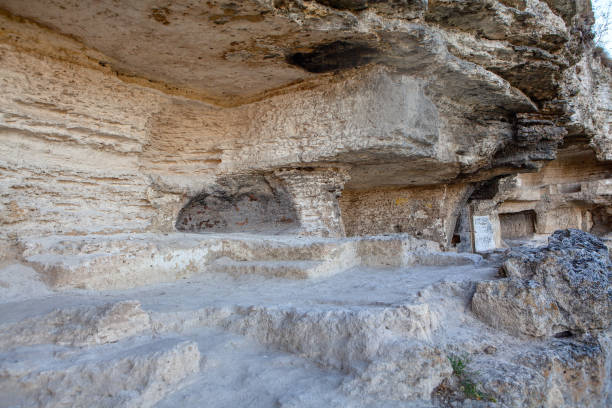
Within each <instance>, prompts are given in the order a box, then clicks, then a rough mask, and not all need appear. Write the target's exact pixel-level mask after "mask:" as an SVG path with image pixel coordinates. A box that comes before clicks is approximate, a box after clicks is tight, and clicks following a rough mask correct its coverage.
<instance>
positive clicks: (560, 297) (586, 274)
mask: <svg viewBox="0 0 612 408" xmlns="http://www.w3.org/2000/svg"><path fill="white" fill-rule="evenodd" d="M611 267H612V265H611V264H610V259H609V256H608V249H607V247H606V246H605V245H604V244H603V242H602V241H601V240H600V239H599V238H597V237H595V236H593V235H590V234H588V233H585V232H582V231H579V230H573V229H568V230H562V231H557V232H555V233H554V234H553V235H552V236H551V237H550V239H549V243H548V246H547V247H544V248H538V249H515V250H513V252H512V253H511V254H510V258H509V259H508V260H507V261H506V262H505V263H504V271H505V274H506V276H507V277H506V278H505V279H501V280H496V281H489V282H482V283H480V284H478V286H477V289H476V293H475V294H474V297H473V299H472V310H473V311H474V313H475V314H476V315H477V316H478V317H479V318H480V319H482V320H483V321H485V322H487V323H489V324H490V325H492V326H494V327H498V328H503V329H506V330H508V331H510V332H513V333H515V334H526V335H530V336H535V337H544V336H553V335H558V334H562V333H564V332H572V333H582V332H589V331H592V330H602V329H605V328H607V327H608V326H609V325H610V322H611V321H612V320H611V319H612V282H611Z"/></svg>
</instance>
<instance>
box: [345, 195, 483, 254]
mask: <svg viewBox="0 0 612 408" xmlns="http://www.w3.org/2000/svg"><path fill="white" fill-rule="evenodd" d="M471 191H472V188H471V187H470V186H469V185H465V184H460V183H458V184H454V185H443V186H430V187H413V188H404V189H393V190H389V189H386V190H369V191H355V190H351V191H344V193H343V194H342V197H341V198H340V207H341V209H342V218H343V220H344V227H345V229H346V233H347V235H349V236H352V235H375V234H394V233H400V232H403V233H408V234H411V235H414V236H417V237H419V238H424V239H429V240H433V241H436V242H438V243H440V244H442V245H443V246H448V245H449V244H450V241H451V238H452V235H453V232H454V230H455V225H456V223H457V218H458V216H459V213H460V211H461V208H462V207H463V206H464V205H465V202H466V201H467V198H468V196H469V194H470V193H471Z"/></svg>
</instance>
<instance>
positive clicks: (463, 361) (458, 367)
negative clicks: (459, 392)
mask: <svg viewBox="0 0 612 408" xmlns="http://www.w3.org/2000/svg"><path fill="white" fill-rule="evenodd" d="M448 360H449V361H450V363H451V367H453V374H455V375H456V376H457V377H459V378H461V377H462V376H463V375H464V374H465V370H466V368H467V365H468V364H469V363H470V359H469V357H468V356H467V354H466V355H463V356H457V355H454V354H451V355H450V356H448Z"/></svg>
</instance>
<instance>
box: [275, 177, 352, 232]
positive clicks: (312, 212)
mask: <svg viewBox="0 0 612 408" xmlns="http://www.w3.org/2000/svg"><path fill="white" fill-rule="evenodd" d="M275 175H276V176H277V177H278V178H279V179H280V180H281V181H282V182H283V184H284V185H285V187H286V188H287V191H288V192H289V194H290V195H291V197H292V199H293V203H294V205H295V210H296V212H297V216H298V219H299V222H300V231H299V233H300V234H301V235H311V236H322V237H343V236H345V232H344V224H343V223H342V217H341V214H340V206H339V205H338V197H340V194H341V193H342V189H343V188H344V183H346V182H347V181H348V179H349V175H348V172H347V170H346V169H344V168H311V167H308V168H298V169H281V170H277V171H276V172H275Z"/></svg>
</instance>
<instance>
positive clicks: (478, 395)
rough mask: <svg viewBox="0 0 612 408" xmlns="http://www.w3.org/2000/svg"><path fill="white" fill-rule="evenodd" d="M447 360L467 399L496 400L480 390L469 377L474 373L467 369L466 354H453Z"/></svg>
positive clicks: (467, 358) (467, 359) (467, 357)
mask: <svg viewBox="0 0 612 408" xmlns="http://www.w3.org/2000/svg"><path fill="white" fill-rule="evenodd" d="M448 360H449V361H450V363H451V367H452V368H453V374H454V375H455V376H457V378H458V379H459V384H461V391H463V394H464V395H465V397H466V398H467V399H473V400H478V401H490V402H497V400H496V399H495V398H494V397H492V396H491V395H489V394H487V393H484V392H482V391H481V390H480V387H479V386H478V384H477V383H476V382H474V380H472V378H471V377H472V376H473V375H474V374H476V373H474V372H471V371H468V369H467V366H468V364H469V363H470V358H469V356H468V355H467V354H464V355H462V356H458V355H454V354H453V355H450V356H449V357H448Z"/></svg>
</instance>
